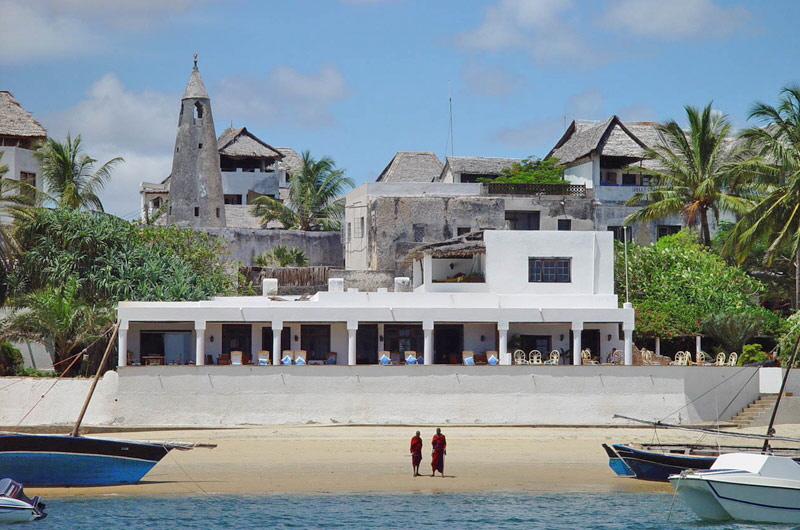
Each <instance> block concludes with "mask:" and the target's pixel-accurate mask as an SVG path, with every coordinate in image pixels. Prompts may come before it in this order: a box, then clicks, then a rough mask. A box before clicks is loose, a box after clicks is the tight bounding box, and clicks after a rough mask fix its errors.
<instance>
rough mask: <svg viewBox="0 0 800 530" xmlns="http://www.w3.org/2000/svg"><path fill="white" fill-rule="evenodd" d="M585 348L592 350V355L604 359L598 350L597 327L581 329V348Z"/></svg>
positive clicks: (598, 336) (598, 333) (598, 334)
mask: <svg viewBox="0 0 800 530" xmlns="http://www.w3.org/2000/svg"><path fill="white" fill-rule="evenodd" d="M586 348H589V351H590V352H592V357H597V358H598V359H605V358H604V357H603V356H602V352H601V351H600V330H599V329H584V330H583V331H581V349H584V350H585V349H586ZM606 353H607V352H606Z"/></svg>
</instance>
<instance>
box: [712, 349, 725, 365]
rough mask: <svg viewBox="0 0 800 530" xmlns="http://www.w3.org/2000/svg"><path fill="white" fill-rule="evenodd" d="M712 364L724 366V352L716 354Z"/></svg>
mask: <svg viewBox="0 0 800 530" xmlns="http://www.w3.org/2000/svg"><path fill="white" fill-rule="evenodd" d="M714 366H725V353H724V352H719V353H718V354H717V360H716V361H714Z"/></svg>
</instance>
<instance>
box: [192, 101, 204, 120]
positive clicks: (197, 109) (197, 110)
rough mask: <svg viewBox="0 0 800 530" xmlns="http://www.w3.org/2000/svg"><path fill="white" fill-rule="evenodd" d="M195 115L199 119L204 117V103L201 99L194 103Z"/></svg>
mask: <svg viewBox="0 0 800 530" xmlns="http://www.w3.org/2000/svg"><path fill="white" fill-rule="evenodd" d="M194 117H195V119H197V120H202V119H203V105H202V104H201V103H200V102H199V101H198V102H197V103H195V104H194Z"/></svg>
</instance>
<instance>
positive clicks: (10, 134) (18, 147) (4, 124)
mask: <svg viewBox="0 0 800 530" xmlns="http://www.w3.org/2000/svg"><path fill="white" fill-rule="evenodd" d="M45 139H47V131H45V130H44V127H42V126H41V125H40V124H39V122H38V121H36V120H35V119H33V116H31V115H30V114H29V113H28V111H26V110H25V109H24V108H22V106H21V105H20V104H19V103H18V102H17V100H16V99H14V96H13V95H12V94H11V92H8V91H5V90H0V153H2V154H3V156H2V158H0V165H4V166H6V167H7V168H8V172H7V173H6V174H5V175H4V178H10V179H13V180H17V181H21V182H27V183H28V184H30V185H32V186H36V187H41V185H42V183H41V182H40V177H39V174H40V166H39V161H38V160H36V158H35V157H34V156H33V153H34V151H35V150H36V147H37V146H38V145H39V144H40V143H42V142H44V141H45Z"/></svg>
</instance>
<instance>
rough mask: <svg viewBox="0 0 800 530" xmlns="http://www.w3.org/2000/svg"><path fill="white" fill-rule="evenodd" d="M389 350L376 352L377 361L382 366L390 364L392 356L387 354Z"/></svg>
mask: <svg viewBox="0 0 800 530" xmlns="http://www.w3.org/2000/svg"><path fill="white" fill-rule="evenodd" d="M389 355H390V352H388V351H387V350H382V351H379V352H378V362H379V363H381V364H382V365H383V366H389V365H390V364H392V358H391V357H390V356H389Z"/></svg>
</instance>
